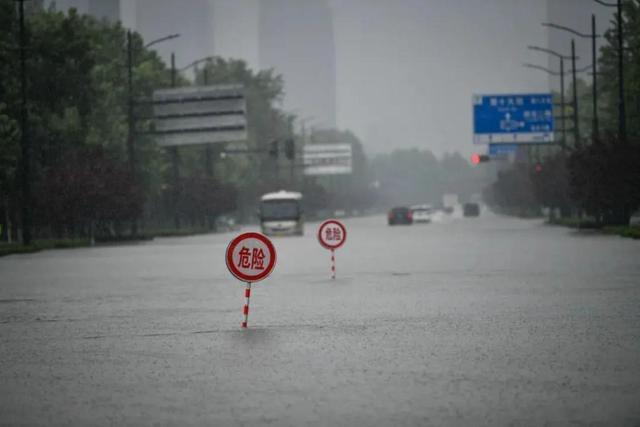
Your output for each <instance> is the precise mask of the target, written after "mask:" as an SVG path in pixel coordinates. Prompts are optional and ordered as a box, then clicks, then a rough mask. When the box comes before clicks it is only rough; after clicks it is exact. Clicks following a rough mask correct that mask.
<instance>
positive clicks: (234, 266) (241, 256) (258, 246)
mask: <svg viewBox="0 0 640 427" xmlns="http://www.w3.org/2000/svg"><path fill="white" fill-rule="evenodd" d="M226 260H227V268H228V269H229V271H230V272H231V274H233V275H234V276H235V277H237V278H238V279H240V280H242V281H244V282H249V283H254V282H258V281H260V280H262V279H264V278H265V277H267V276H268V275H269V274H270V273H271V271H272V270H273V267H275V265H276V249H275V247H274V246H273V243H271V240H269V238H267V237H266V236H264V235H262V234H260V233H243V234H241V235H239V236H238V237H236V238H235V239H233V240H232V241H231V243H229V246H228V247H227V254H226Z"/></svg>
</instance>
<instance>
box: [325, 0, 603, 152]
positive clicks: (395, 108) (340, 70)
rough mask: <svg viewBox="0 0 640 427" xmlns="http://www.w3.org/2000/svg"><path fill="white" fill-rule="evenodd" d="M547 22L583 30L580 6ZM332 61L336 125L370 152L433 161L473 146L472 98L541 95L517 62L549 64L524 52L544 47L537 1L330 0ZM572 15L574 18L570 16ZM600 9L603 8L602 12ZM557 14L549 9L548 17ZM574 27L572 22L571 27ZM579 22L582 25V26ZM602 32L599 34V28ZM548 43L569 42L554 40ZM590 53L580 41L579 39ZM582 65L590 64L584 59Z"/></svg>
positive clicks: (538, 83)
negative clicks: (402, 152)
mask: <svg viewBox="0 0 640 427" xmlns="http://www.w3.org/2000/svg"><path fill="white" fill-rule="evenodd" d="M553 1H556V2H564V3H566V4H567V5H566V6H567V7H565V8H564V10H563V11H562V12H561V13H558V16H554V17H553V18H554V19H556V20H558V21H559V22H560V23H563V24H565V25H571V26H574V28H579V29H581V30H583V29H584V30H585V31H587V29H589V28H590V27H589V22H590V21H588V17H589V15H590V14H591V13H592V12H593V11H595V12H596V13H599V14H600V15H602V13H603V12H604V13H605V19H600V22H601V23H600V25H601V27H602V26H604V25H605V22H606V17H608V14H609V11H608V10H604V9H603V8H600V9H599V6H598V5H595V7H594V3H593V2H590V1H588V0H553ZM330 4H331V7H332V10H333V13H334V29H335V33H336V34H335V39H336V54H337V61H336V64H337V85H338V87H337V121H338V126H339V127H341V128H347V129H352V130H353V131H355V133H356V134H357V135H358V136H360V137H361V138H362V139H363V140H364V141H365V144H366V148H367V150H368V151H369V152H370V153H375V152H381V151H389V150H391V149H393V148H397V147H413V146H415V147H425V148H429V149H430V150H432V151H433V152H435V153H436V154H437V155H441V154H442V153H444V152H446V151H453V150H456V151H460V152H462V153H463V154H464V155H465V156H466V155H470V154H471V153H472V152H474V151H475V150H476V148H474V147H473V146H472V142H471V140H472V123H471V119H472V115H471V96H472V94H474V93H480V94H481V93H508V92H545V91H548V90H549V80H548V78H547V76H546V75H545V74H544V73H543V72H540V71H537V70H531V69H527V68H524V67H523V66H522V63H523V62H534V63H540V64H541V65H547V58H546V57H545V55H541V54H539V53H535V52H531V51H528V50H527V48H526V47H527V45H540V46H546V45H547V43H548V33H547V30H546V29H545V28H544V27H542V26H541V25H540V23H541V22H545V21H548V20H549V18H548V16H547V6H546V5H547V2H546V1H545V0H482V1H477V0H400V1H389V0H331V3H330ZM577 9H580V10H579V13H576V10H577ZM605 9H606V8H605ZM554 13H555V11H554ZM578 21H579V22H578ZM582 21H585V22H582ZM601 27H600V28H601ZM552 37H554V40H557V39H558V38H559V37H565V38H567V44H568V43H569V40H568V37H566V36H564V35H562V34H560V35H558V34H552ZM577 43H578V49H579V53H580V52H584V55H583V56H585V57H586V56H588V55H587V52H589V50H588V47H589V45H588V41H578V42H577ZM584 59H585V60H586V61H583V62H581V63H582V64H583V65H584V64H589V63H591V61H590V58H584Z"/></svg>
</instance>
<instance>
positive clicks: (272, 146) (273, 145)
mask: <svg viewBox="0 0 640 427" xmlns="http://www.w3.org/2000/svg"><path fill="white" fill-rule="evenodd" d="M269 155H270V156H271V157H274V158H277V157H278V141H277V140H275V141H271V142H270V143H269Z"/></svg>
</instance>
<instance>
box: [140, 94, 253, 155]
mask: <svg viewBox="0 0 640 427" xmlns="http://www.w3.org/2000/svg"><path fill="white" fill-rule="evenodd" d="M152 104H153V115H154V123H155V135H156V139H157V141H158V144H159V145H161V146H164V147H167V146H177V145H193V144H209V143H215V142H230V141H243V140H246V139H247V120H246V117H245V111H246V104H245V98H244V90H243V87H242V85H213V86H190V87H182V88H171V89H161V90H156V91H154V92H153V100H152Z"/></svg>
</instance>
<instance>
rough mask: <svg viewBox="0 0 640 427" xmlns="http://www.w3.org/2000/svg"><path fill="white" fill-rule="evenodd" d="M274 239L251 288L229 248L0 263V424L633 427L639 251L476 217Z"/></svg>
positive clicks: (156, 244) (537, 225)
mask: <svg viewBox="0 0 640 427" xmlns="http://www.w3.org/2000/svg"><path fill="white" fill-rule="evenodd" d="M344 222H345V224H346V226H347V228H348V232H349V234H348V241H347V242H346V244H345V245H344V247H343V248H341V249H339V250H338V251H337V252H336V264H337V279H336V280H335V281H332V280H331V279H330V275H331V271H330V253H329V251H327V250H325V249H323V248H322V247H321V246H320V245H319V244H318V242H317V241H316V238H315V229H316V227H317V223H308V224H307V228H306V234H305V236H304V237H287V238H274V239H273V241H274V244H275V246H276V248H277V251H278V265H277V266H276V268H275V270H274V272H273V274H272V275H271V276H270V277H269V278H267V279H266V280H264V281H263V282H260V283H259V284H256V285H255V286H254V288H253V291H252V298H251V314H250V317H249V329H248V330H241V329H240V323H241V321H242V305H243V304H244V298H243V294H244V286H243V284H242V283H240V282H238V281H237V280H236V279H234V278H233V277H232V276H231V275H230V274H229V273H228V272H227V270H226V266H225V262H224V252H225V249H226V245H227V244H228V242H229V241H230V240H231V238H232V237H233V234H216V235H205V236H196V237H189V238H165V239H156V240H155V241H152V242H148V243H144V244H139V245H130V246H109V247H97V248H91V249H72V250H58V251H46V252H42V253H38V254H32V255H22V256H9V257H5V258H1V259H0V344H1V345H0V417H1V419H0V423H7V424H15V423H27V424H67V423H70V424H77V425H86V424H93V425H95V424H98V425H106V424H153V423H161V424H191V425H201V424H209V425H255V424H271V425H303V424H310V425H345V426H347V425H380V426H386V425H442V424H455V425H478V424H482V425H496V424H508V423H515V424H525V425H527V424H529V425H539V424H543V423H547V422H549V423H553V424H570V423H586V422H595V423H602V424H613V425H634V424H637V423H638V422H640V409H638V405H637V403H638V402H639V401H640V357H639V356H640V311H639V310H638V307H640V262H638V260H639V259H640V244H639V243H638V242H637V241H632V240H627V239H622V238H618V237H613V236H604V235H599V234H584V233H576V232H574V231H571V230H567V229H564V228H556V227H549V226H545V225H543V224H542V223H541V221H539V220H526V221H525V220H516V219H509V218H504V217H497V216H492V215H486V216H483V217H480V218H473V219H462V218H457V219H449V218H441V220H440V221H438V222H435V223H432V224H426V225H417V224H416V225H413V226H396V227H388V226H387V225H386V218H385V217H383V216H379V217H369V218H357V219H347V220H345V221H344Z"/></svg>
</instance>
